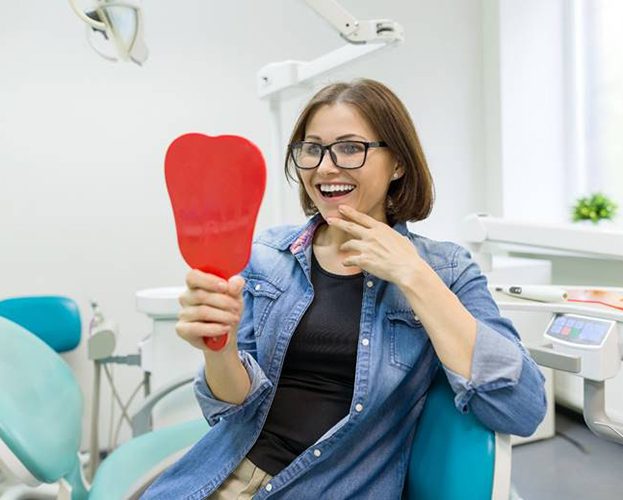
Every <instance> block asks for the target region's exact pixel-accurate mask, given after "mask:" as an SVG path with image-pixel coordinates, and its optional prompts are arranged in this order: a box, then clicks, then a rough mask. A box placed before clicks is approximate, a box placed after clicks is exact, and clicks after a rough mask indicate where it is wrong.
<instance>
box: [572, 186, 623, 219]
mask: <svg viewBox="0 0 623 500" xmlns="http://www.w3.org/2000/svg"><path fill="white" fill-rule="evenodd" d="M617 208H618V207H617V204H616V203H614V202H613V201H612V200H611V199H609V198H608V197H607V196H605V195H604V194H602V193H594V194H592V195H590V196H586V197H582V198H579V199H578V200H577V201H576V203H575V205H574V207H573V212H572V215H573V221H574V222H579V221H591V222H592V223H593V224H597V223H599V221H602V220H610V221H611V220H612V219H613V218H614V216H615V215H616V212H617Z"/></svg>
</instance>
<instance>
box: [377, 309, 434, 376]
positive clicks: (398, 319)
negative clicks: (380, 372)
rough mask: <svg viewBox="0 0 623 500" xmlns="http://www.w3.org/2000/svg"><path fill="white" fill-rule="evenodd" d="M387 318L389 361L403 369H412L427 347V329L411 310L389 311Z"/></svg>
mask: <svg viewBox="0 0 623 500" xmlns="http://www.w3.org/2000/svg"><path fill="white" fill-rule="evenodd" d="M386 318H387V328H388V334H389V362H390V364H392V365H393V366H396V367H398V368H402V369H403V370H410V369H411V368H413V366H415V364H416V363H417V360H418V359H419V358H420V356H421V354H422V352H423V351H424V349H425V347H426V344H427V342H428V335H427V334H426V330H424V327H423V326H422V323H421V322H420V321H419V320H418V319H416V317H415V314H414V313H413V311H411V310H408V311H406V310H399V311H388V312H387V317H386Z"/></svg>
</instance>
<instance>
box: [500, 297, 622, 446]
mask: <svg viewBox="0 0 623 500" xmlns="http://www.w3.org/2000/svg"><path fill="white" fill-rule="evenodd" d="M491 288H492V292H493V294H494V298H495V299H496V302H497V304H498V306H499V307H500V309H502V310H505V311H512V310H515V311H531V312H550V313H552V315H553V316H552V319H551V320H550V322H549V324H548V326H547V328H546V330H545V333H544V338H545V340H546V341H547V342H548V343H547V344H544V345H539V346H527V348H528V350H529V351H530V354H531V356H532V358H533V359H534V360H535V361H536V362H537V363H538V364H539V365H541V366H546V367H549V368H553V369H555V370H560V371H564V372H568V373H573V374H575V375H577V376H579V377H582V379H583V384H584V407H583V413H584V420H585V421H586V424H587V425H588V427H589V428H590V429H591V431H593V432H594V433H595V434H596V435H598V436H600V437H602V438H604V439H607V440H609V441H614V442H616V443H619V444H623V422H620V421H616V420H613V419H612V418H610V417H609V416H608V414H607V412H606V400H605V381H606V380H609V379H612V378H614V377H615V376H617V374H618V373H619V371H620V369H621V359H622V358H623V311H622V310H620V309H619V308H617V307H613V306H610V307H608V306H606V305H603V304H595V303H572V302H537V301H530V300H526V299H525V298H515V297H511V296H509V295H508V294H504V292H503V291H502V290H497V288H500V287H499V286H496V285H493V286H491ZM565 288H566V289H567V290H568V291H569V294H570V295H572V294H573V293H574V292H577V290H574V288H575V287H565ZM552 289H559V287H554V286H552ZM609 292H610V293H611V294H615V295H617V296H618V295H621V294H623V290H619V289H610V290H609ZM621 296H623V295H621Z"/></svg>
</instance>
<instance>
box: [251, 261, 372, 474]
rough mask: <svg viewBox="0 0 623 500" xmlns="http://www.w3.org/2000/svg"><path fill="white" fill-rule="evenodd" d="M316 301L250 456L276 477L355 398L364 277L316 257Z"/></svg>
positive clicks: (294, 340)
mask: <svg viewBox="0 0 623 500" xmlns="http://www.w3.org/2000/svg"><path fill="white" fill-rule="evenodd" d="M311 281H312V285H313V286H314V300H313V302H312V303H311V305H310V306H309V308H308V310H307V311H306V313H305V314H304V315H303V317H302V318H301V322H300V323H299V325H298V327H297V329H296V330H295V332H294V333H293V335H292V338H291V340H290V344H289V346H288V351H287V353H286V357H285V360H284V364H283V369H282V371H281V376H280V378H279V383H278V386H277V391H276V393H275V399H274V400H273V402H272V406H271V407H270V411H269V412H268V417H267V419H266V422H265V424H264V427H263V429H262V432H261V434H260V436H259V438H258V440H257V441H256V443H255V445H254V446H253V448H251V450H250V451H249V453H248V455H247V457H248V458H249V460H251V461H252V462H253V463H254V464H255V465H256V466H257V467H259V468H260V469H262V470H264V471H265V472H268V473H269V474H270V475H272V476H274V475H276V474H277V473H278V472H280V471H281V470H282V469H284V468H285V467H286V466H288V465H289V464H290V463H291V462H292V461H293V460H294V459H295V458H296V457H297V456H298V455H300V454H301V453H302V452H303V451H305V450H306V449H307V448H309V447H310V446H311V445H312V444H314V443H315V442H316V441H317V440H318V439H319V438H320V437H321V436H322V435H323V434H324V433H325V432H327V431H328V430H329V429H330V428H331V427H333V426H334V425H335V424H336V423H337V422H339V421H340V420H341V419H342V418H343V417H344V416H345V415H346V414H347V413H348V410H349V408H350V404H351V401H352V398H353V387H354V382H355V365H356V361H357V342H358V338H359V322H360V317H361V300H362V296H363V273H360V274H355V275H352V276H342V275H336V274H332V273H330V272H328V271H325V270H324V269H322V268H321V267H320V265H319V264H318V261H317V260H316V257H315V256H314V255H313V252H312V267H311Z"/></svg>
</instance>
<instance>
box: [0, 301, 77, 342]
mask: <svg viewBox="0 0 623 500" xmlns="http://www.w3.org/2000/svg"><path fill="white" fill-rule="evenodd" d="M0 316H1V317H3V318H6V319H9V320H11V321H13V322H14V323H17V324H18V325H21V326H23V327H24V328H26V330H29V331H30V332H32V333H34V334H35V335H36V336H37V337H39V338H40V339H41V340H43V341H44V342H45V343H46V344H48V345H49V346H50V347H51V348H52V349H54V350H55V351H56V352H67V351H71V350H72V349H74V348H76V347H77V346H78V344H79V343H80V335H81V331H82V323H81V321H80V310H79V309H78V304H76V302H75V301H74V300H72V299H70V298H67V297H60V296H55V295H51V296H39V297H37V296H32V297H12V298H8V299H4V300H0Z"/></svg>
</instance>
